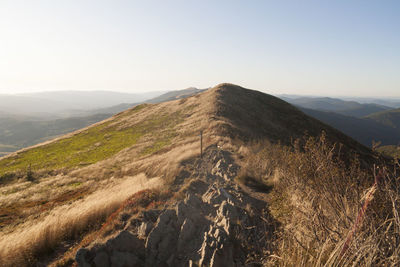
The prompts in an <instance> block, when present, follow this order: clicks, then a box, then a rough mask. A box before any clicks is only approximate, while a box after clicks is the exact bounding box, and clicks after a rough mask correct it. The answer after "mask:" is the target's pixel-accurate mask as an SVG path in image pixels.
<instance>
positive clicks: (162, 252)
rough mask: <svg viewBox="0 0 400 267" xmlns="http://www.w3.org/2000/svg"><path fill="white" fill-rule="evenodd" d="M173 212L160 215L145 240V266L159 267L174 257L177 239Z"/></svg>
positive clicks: (169, 211) (175, 217)
mask: <svg viewBox="0 0 400 267" xmlns="http://www.w3.org/2000/svg"><path fill="white" fill-rule="evenodd" d="M176 222H177V216H176V213H175V210H166V211H164V212H163V213H161V215H160V217H159V218H158V220H157V223H156V225H155V226H154V228H153V230H151V232H150V234H149V236H148V237H147V240H146V265H147V266H159V265H161V264H165V263H166V262H167V261H168V260H171V257H174V254H175V247H176V243H177V239H178V231H177V225H176Z"/></svg>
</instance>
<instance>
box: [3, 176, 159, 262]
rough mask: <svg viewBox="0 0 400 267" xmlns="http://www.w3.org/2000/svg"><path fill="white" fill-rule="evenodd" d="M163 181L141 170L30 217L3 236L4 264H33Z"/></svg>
mask: <svg viewBox="0 0 400 267" xmlns="http://www.w3.org/2000/svg"><path fill="white" fill-rule="evenodd" d="M160 185H161V180H160V179H159V178H153V179H150V180H148V179H147V178H146V177H145V175H143V174H141V175H138V176H135V177H126V178H124V179H118V180H115V181H114V182H113V183H111V184H110V185H109V187H108V188H104V189H100V190H98V191H96V192H95V193H93V194H91V195H89V196H88V197H86V198H84V199H82V200H79V201H75V202H73V203H72V204H69V205H63V206H60V207H57V208H55V209H53V210H52V211H51V213H50V214H49V215H47V216H46V217H44V218H39V219H37V220H30V221H28V222H26V223H24V224H23V225H21V226H19V227H18V230H16V231H14V232H12V233H9V234H4V235H2V236H0V262H1V266H31V265H34V264H36V261H37V259H38V258H40V256H42V255H43V254H48V253H49V252H51V251H52V250H53V249H54V248H56V247H57V246H58V245H59V244H60V243H61V242H62V241H64V240H69V239H76V238H78V237H79V236H80V235H81V234H82V233H83V232H84V231H86V230H88V229H90V228H92V227H94V226H96V225H99V224H100V223H101V222H103V221H104V220H105V219H106V218H107V217H108V216H109V215H110V214H111V213H112V212H114V211H115V210H116V209H118V208H119V207H120V205H121V203H123V202H124V201H125V200H126V199H127V198H128V197H129V196H131V195H132V194H134V193H135V192H137V191H140V190H142V189H146V188H154V187H158V186H160Z"/></svg>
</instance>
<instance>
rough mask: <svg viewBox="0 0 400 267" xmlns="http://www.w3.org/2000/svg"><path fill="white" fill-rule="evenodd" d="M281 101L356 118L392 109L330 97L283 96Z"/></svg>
mask: <svg viewBox="0 0 400 267" xmlns="http://www.w3.org/2000/svg"><path fill="white" fill-rule="evenodd" d="M282 99H284V100H285V101H287V102H289V103H291V104H293V105H296V106H299V107H302V108H307V109H315V110H319V111H330V112H335V113H339V114H342V115H347V116H353V117H358V118H361V117H364V116H367V115H369V114H372V113H376V112H380V111H386V110H390V109H392V108H391V107H388V106H384V105H378V104H375V103H365V104H360V103H358V102H355V101H345V100H341V99H337V98H330V97H300V98H290V97H287V96H283V97H282Z"/></svg>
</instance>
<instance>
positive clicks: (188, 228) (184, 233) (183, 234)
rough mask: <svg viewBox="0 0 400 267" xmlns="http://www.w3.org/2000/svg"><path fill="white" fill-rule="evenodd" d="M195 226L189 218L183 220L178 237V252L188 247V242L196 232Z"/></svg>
mask: <svg viewBox="0 0 400 267" xmlns="http://www.w3.org/2000/svg"><path fill="white" fill-rule="evenodd" d="M195 227H196V226H195V225H194V223H193V222H192V220H190V219H189V218H188V219H186V220H185V221H184V222H183V224H182V227H181V231H180V234H179V238H178V252H182V251H183V250H185V248H186V247H188V243H189V242H190V241H191V239H193V235H194V234H195V232H196V228H195Z"/></svg>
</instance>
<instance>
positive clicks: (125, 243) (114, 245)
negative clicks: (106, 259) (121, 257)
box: [106, 231, 143, 253]
mask: <svg viewBox="0 0 400 267" xmlns="http://www.w3.org/2000/svg"><path fill="white" fill-rule="evenodd" d="M106 247H107V248H108V250H117V251H121V252H136V253H137V252H139V251H141V250H142V248H143V241H142V240H140V239H138V238H137V237H136V236H134V235H133V234H131V233H130V232H128V231H121V232H120V233H119V234H118V235H117V236H116V237H115V238H113V239H110V240H108V241H107V243H106Z"/></svg>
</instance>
